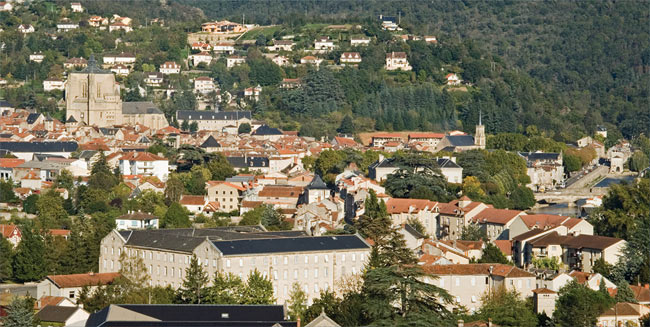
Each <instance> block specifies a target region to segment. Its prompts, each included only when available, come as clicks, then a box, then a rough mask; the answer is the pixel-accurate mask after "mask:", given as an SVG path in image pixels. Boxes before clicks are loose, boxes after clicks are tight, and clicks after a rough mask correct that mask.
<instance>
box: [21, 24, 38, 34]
mask: <svg viewBox="0 0 650 327" xmlns="http://www.w3.org/2000/svg"><path fill="white" fill-rule="evenodd" d="M34 31H35V29H34V26H32V25H31V24H20V25H18V32H20V33H23V34H27V33H34Z"/></svg>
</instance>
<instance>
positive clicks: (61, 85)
mask: <svg viewBox="0 0 650 327" xmlns="http://www.w3.org/2000/svg"><path fill="white" fill-rule="evenodd" d="M54 90H60V91H63V90H65V81H62V80H60V79H58V78H48V79H46V80H44V81H43V91H45V92H50V91H54Z"/></svg>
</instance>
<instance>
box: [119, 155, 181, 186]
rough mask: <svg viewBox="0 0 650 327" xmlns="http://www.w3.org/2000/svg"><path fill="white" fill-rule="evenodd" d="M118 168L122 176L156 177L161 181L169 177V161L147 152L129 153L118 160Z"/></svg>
mask: <svg viewBox="0 0 650 327" xmlns="http://www.w3.org/2000/svg"><path fill="white" fill-rule="evenodd" d="M119 167H120V172H121V173H122V174H123V175H144V176H156V177H158V179H159V180H161V181H165V180H167V176H168V175H169V161H168V160H167V159H166V158H164V157H161V156H157V155H155V154H153V153H149V152H129V153H127V154H125V155H123V156H122V157H121V158H120V162H119Z"/></svg>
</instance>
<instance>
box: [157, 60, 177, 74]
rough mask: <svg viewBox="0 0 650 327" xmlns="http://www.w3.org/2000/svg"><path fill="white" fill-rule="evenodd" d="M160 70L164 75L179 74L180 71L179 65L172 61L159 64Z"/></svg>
mask: <svg viewBox="0 0 650 327" xmlns="http://www.w3.org/2000/svg"><path fill="white" fill-rule="evenodd" d="M160 72H161V73H163V74H165V75H169V74H179V73H180V72H181V65H179V64H177V63H175V62H173V61H167V62H165V63H164V64H162V65H160Z"/></svg>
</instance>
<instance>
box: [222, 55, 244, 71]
mask: <svg viewBox="0 0 650 327" xmlns="http://www.w3.org/2000/svg"><path fill="white" fill-rule="evenodd" d="M244 63H246V58H244V57H239V56H232V57H228V58H226V67H228V68H233V67H235V66H239V65H241V64H244Z"/></svg>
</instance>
